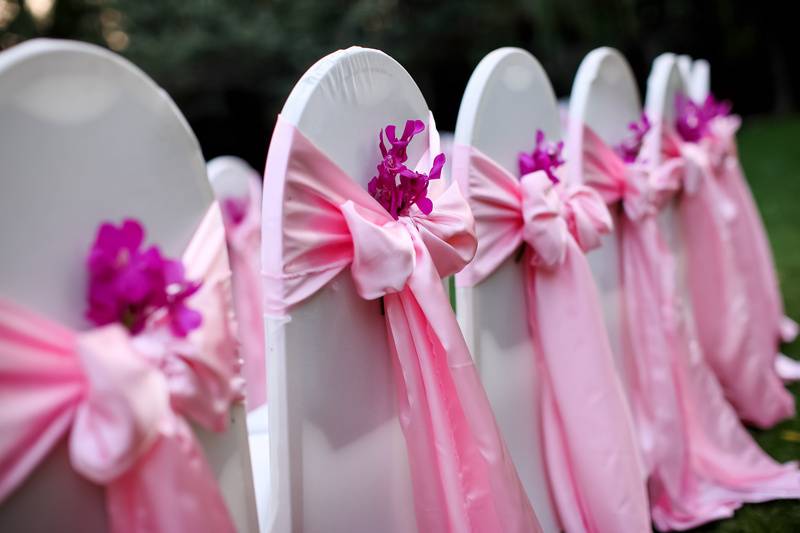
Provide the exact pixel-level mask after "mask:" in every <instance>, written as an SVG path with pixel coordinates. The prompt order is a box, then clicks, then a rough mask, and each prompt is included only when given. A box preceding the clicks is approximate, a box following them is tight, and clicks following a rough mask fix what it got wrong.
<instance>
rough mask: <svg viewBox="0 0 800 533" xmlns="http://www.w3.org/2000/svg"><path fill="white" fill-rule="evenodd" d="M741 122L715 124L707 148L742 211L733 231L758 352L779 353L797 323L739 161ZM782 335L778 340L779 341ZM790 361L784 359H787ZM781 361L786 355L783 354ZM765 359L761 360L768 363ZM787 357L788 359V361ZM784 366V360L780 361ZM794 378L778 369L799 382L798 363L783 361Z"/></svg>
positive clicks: (717, 121)
mask: <svg viewBox="0 0 800 533" xmlns="http://www.w3.org/2000/svg"><path fill="white" fill-rule="evenodd" d="M740 123H741V120H740V119H739V117H737V116H728V117H718V118H716V119H714V120H713V121H712V122H711V136H710V137H709V138H708V141H707V144H706V147H707V150H708V152H709V154H710V158H711V161H712V166H713V169H714V171H715V173H716V175H717V177H718V179H719V181H720V186H721V187H722V188H723V189H724V190H725V191H726V192H727V194H728V196H729V198H730V199H731V201H733V202H734V204H735V205H736V207H737V210H738V213H739V217H738V218H737V221H736V230H735V231H734V239H735V241H736V244H735V246H734V248H735V250H736V252H737V262H738V264H739V265H740V268H741V269H742V271H743V272H746V273H747V276H746V278H745V284H746V287H745V288H746V291H747V298H748V306H749V308H750V309H752V310H753V313H752V314H753V315H754V316H753V317H752V318H753V321H752V322H751V323H750V324H749V327H750V328H751V331H753V332H754V333H753V337H755V338H754V339H753V340H752V342H753V348H752V350H753V351H757V352H759V353H769V352H770V351H776V348H777V343H779V342H780V341H783V342H792V341H793V340H794V339H795V338H796V337H797V332H798V327H797V323H796V322H794V321H793V320H792V319H790V318H789V317H787V316H785V315H784V310H783V301H782V298H781V294H780V288H779V284H778V279H777V276H776V270H775V264H774V261H773V258H772V250H771V248H770V245H769V240H768V239H767V232H766V230H765V229H764V223H763V222H762V220H761V216H760V215H759V212H758V208H757V207H756V203H755V201H754V200H753V195H752V193H751V192H750V188H749V187H748V185H747V180H746V179H745V177H744V173H743V172H742V167H741V165H740V163H739V156H738V151H737V149H736V132H737V130H738V129H739V126H740ZM776 336H777V339H778V341H777V342H775V340H774V339H775V337H776ZM783 357H785V356H783ZM779 358H781V356H780V355H779ZM765 359H766V356H765V357H764V358H759V360H761V361H763V360H765ZM786 359H788V358H786ZM779 363H781V360H780V359H779ZM782 365H783V368H785V369H786V371H787V372H790V374H789V375H786V374H784V373H783V372H781V371H780V366H779V371H778V374H779V375H780V376H781V377H782V378H784V379H789V378H791V379H797V373H798V371H799V369H798V368H797V366H798V364H797V362H795V361H794V360H789V361H786V360H785V359H784V360H783V361H782Z"/></svg>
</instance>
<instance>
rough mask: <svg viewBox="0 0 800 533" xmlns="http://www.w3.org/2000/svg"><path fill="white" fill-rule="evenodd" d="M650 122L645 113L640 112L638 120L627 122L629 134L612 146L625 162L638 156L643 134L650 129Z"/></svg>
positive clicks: (631, 161)
mask: <svg viewBox="0 0 800 533" xmlns="http://www.w3.org/2000/svg"><path fill="white" fill-rule="evenodd" d="M651 127H652V124H651V123H650V119H648V118H647V114H646V113H644V112H642V116H641V118H640V119H639V120H638V121H633V122H631V123H630V124H628V129H629V130H630V132H631V133H630V135H629V136H628V137H626V138H625V139H623V140H622V142H621V143H619V144H618V145H616V146H615V147H614V152H616V153H617V155H619V156H620V157H621V158H622V160H623V161H625V162H626V163H633V162H634V161H636V158H637V157H638V156H639V151H641V149H642V143H643V141H644V136H645V135H647V132H648V131H650V128H651Z"/></svg>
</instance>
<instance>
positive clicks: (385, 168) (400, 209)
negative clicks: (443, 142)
mask: <svg viewBox="0 0 800 533" xmlns="http://www.w3.org/2000/svg"><path fill="white" fill-rule="evenodd" d="M424 129H425V124H424V123H423V122H422V121H421V120H407V121H406V125H405V128H404V129H403V134H402V135H401V136H400V138H399V139H398V138H397V135H396V127H395V126H393V125H388V126H386V128H385V129H383V130H381V131H380V133H379V134H378V147H379V149H380V152H381V156H382V159H381V162H380V163H378V166H377V171H378V173H377V175H376V176H374V177H373V178H372V179H371V180H370V181H369V184H368V185H367V190H368V191H369V194H370V195H371V196H372V197H373V198H375V200H377V201H378V203H379V204H381V206H383V208H384V209H386V211H388V212H389V214H390V215H392V218H394V219H395V220H397V219H398V218H399V217H401V216H408V214H409V212H410V209H411V206H412V205H416V206H417V207H418V208H419V210H420V211H422V212H423V213H424V214H426V215H429V214H430V213H431V211H432V210H433V202H432V201H431V199H430V198H428V184H429V182H430V180H435V179H439V178H440V177H441V173H442V167H443V166H444V163H445V156H444V154H439V155H437V156H436V158H435V159H434V160H433V165H432V166H431V170H430V171H429V172H428V173H427V174H425V173H422V172H416V171H414V170H411V169H409V168H408V167H407V166H406V165H405V162H406V161H407V160H408V152H407V150H408V145H409V143H410V142H411V140H412V139H413V138H414V136H415V135H417V134H419V133H422V131H423V130H424ZM384 132H385V136H386V140H387V141H388V142H389V145H390V147H389V148H388V149H387V148H386V145H385V144H384V142H383V137H384Z"/></svg>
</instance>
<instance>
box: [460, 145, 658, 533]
mask: <svg viewBox="0 0 800 533" xmlns="http://www.w3.org/2000/svg"><path fill="white" fill-rule="evenodd" d="M453 168H454V171H453V172H454V176H455V178H456V179H457V180H458V181H459V185H460V186H461V189H462V191H464V192H465V195H466V196H467V199H468V200H469V203H470V207H471V208H472V211H473V214H474V215H475V227H476V233H477V235H478V250H477V253H476V255H475V259H474V260H473V262H472V263H470V264H469V265H468V266H467V267H466V268H465V269H464V270H463V271H462V272H460V273H459V274H458V275H457V276H456V283H457V284H459V285H460V286H474V285H475V284H477V283H480V282H481V281H483V280H484V279H485V278H486V277H487V276H488V275H490V274H491V273H492V272H494V271H495V270H496V269H497V267H498V266H499V265H500V264H501V263H503V262H504V261H505V260H507V259H508V257H509V256H512V255H514V254H515V253H516V251H517V250H518V249H519V247H520V246H521V245H523V244H524V245H525V255H524V259H523V260H524V261H525V270H526V276H525V277H526V292H527V297H528V309H529V313H528V323H529V326H530V330H531V337H532V339H533V340H534V343H535V346H536V349H535V353H533V354H531V356H532V357H535V358H536V360H537V364H538V367H539V368H540V371H541V395H542V401H541V409H542V416H541V419H542V436H543V446H542V447H543V449H544V452H545V459H546V460H545V464H546V467H547V474H548V479H549V484H550V487H551V490H552V494H553V496H554V499H555V502H556V507H557V511H558V515H559V517H560V521H561V525H562V527H563V529H564V530H566V531H568V532H570V533H573V532H580V531H585V532H596V533H602V532H606V531H615V532H619V533H624V532H627V531H630V532H643V531H649V530H650V514H649V510H648V503H647V492H646V487H645V477H646V476H645V473H644V471H643V469H642V466H641V463H640V461H639V452H638V450H637V442H636V437H635V434H634V430H633V420H632V418H631V415H630V412H629V410H628V407H627V404H626V399H625V395H624V392H623V390H622V386H621V384H620V381H619V378H618V376H617V373H616V370H615V369H614V362H613V356H612V354H611V348H610V346H609V342H608V338H607V335H606V330H605V326H604V324H603V318H602V313H601V310H600V304H599V300H598V297H597V289H596V288H595V285H594V281H593V279H592V274H591V272H590V270H589V266H588V263H587V261H586V257H585V255H584V251H586V250H590V249H592V248H596V247H597V246H599V245H600V236H601V234H603V233H607V232H609V231H610V230H611V228H612V222H611V215H610V214H609V213H608V209H607V208H606V205H605V203H604V202H603V199H602V198H601V197H600V195H598V194H597V192H595V191H593V190H592V189H589V188H588V187H583V186H576V185H564V184H563V183H561V184H559V185H556V186H554V185H553V184H552V182H551V181H550V179H549V178H548V177H547V175H546V174H544V173H543V172H535V173H533V174H528V175H526V176H523V177H522V179H521V180H520V179H517V178H515V177H514V176H512V175H511V174H510V173H509V172H508V171H506V170H505V169H504V168H502V167H501V166H499V165H498V164H497V163H496V162H494V161H493V160H491V159H490V158H489V157H487V156H486V155H484V154H482V153H481V152H480V151H479V150H477V149H475V148H473V147H467V146H456V148H455V161H454V167H453ZM520 407H521V409H522V406H520ZM525 412H526V411H525V410H524V409H522V410H521V411H520V413H525ZM531 423H533V418H531ZM587 435H590V436H591V437H590V438H588V439H587Z"/></svg>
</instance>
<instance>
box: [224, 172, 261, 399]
mask: <svg viewBox="0 0 800 533" xmlns="http://www.w3.org/2000/svg"><path fill="white" fill-rule="evenodd" d="M248 185H249V188H248V194H247V197H246V198H241V199H239V198H236V199H232V200H234V201H241V202H242V203H243V205H242V207H243V208H244V209H243V211H242V213H241V219H239V220H233V217H231V216H226V217H225V234H226V237H227V241H228V255H229V256H230V262H231V274H232V275H231V278H232V282H233V283H232V285H233V305H234V309H235V310H236V325H237V328H236V330H237V334H238V338H239V343H240V345H241V350H240V352H241V354H242V362H243V368H242V372H243V374H244V378H245V386H246V388H247V391H246V392H247V394H246V403H247V410H248V411H252V410H253V409H255V408H257V407H260V406H262V405H264V404H265V403H266V402H267V357H266V342H265V338H264V311H263V308H262V304H263V299H262V297H261V181H260V180H259V179H258V178H257V177H255V176H254V177H253V178H252V179H250V180H248Z"/></svg>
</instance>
